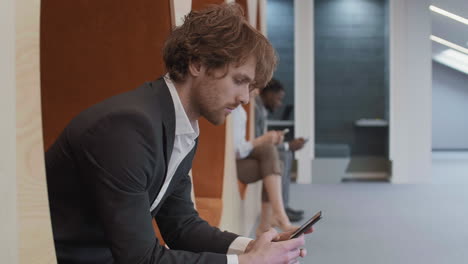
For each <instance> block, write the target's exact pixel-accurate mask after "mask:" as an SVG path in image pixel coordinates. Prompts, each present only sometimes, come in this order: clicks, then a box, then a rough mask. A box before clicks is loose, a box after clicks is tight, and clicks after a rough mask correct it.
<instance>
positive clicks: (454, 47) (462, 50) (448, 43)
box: [431, 35, 468, 54]
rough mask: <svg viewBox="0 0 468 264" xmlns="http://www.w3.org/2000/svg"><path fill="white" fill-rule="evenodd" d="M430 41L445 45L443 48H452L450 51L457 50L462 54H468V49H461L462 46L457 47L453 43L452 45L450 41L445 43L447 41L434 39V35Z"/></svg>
mask: <svg viewBox="0 0 468 264" xmlns="http://www.w3.org/2000/svg"><path fill="white" fill-rule="evenodd" d="M431 40H432V41H435V42H437V43H440V44H442V45H445V46H447V47H449V48H452V49H454V50H458V51H460V52H463V53H466V54H468V49H466V48H464V47H462V46H459V45H457V44H455V43H452V42H450V41H447V40H445V39H441V38H439V37H436V36H434V35H431Z"/></svg>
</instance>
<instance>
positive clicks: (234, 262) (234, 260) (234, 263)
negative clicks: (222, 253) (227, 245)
mask: <svg viewBox="0 0 468 264" xmlns="http://www.w3.org/2000/svg"><path fill="white" fill-rule="evenodd" d="M227 264H239V257H238V256H237V255H227Z"/></svg>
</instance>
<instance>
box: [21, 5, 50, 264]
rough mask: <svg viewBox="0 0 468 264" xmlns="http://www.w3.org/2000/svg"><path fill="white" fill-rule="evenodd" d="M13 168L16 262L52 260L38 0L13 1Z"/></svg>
mask: <svg viewBox="0 0 468 264" xmlns="http://www.w3.org/2000/svg"><path fill="white" fill-rule="evenodd" d="M16 4H17V6H16V150H17V153H16V161H17V163H16V172H17V190H18V192H17V194H18V226H19V228H18V230H19V263H55V262H56V260H55V251H54V245H53V241H52V229H51V225H50V215H49V204H48V198H47V187H46V179H45V169H44V152H43V142H42V129H41V128H42V122H41V120H42V118H41V104H40V102H41V101H40V99H41V97H40V80H39V12H40V11H39V10H40V1H37V0H18V1H16Z"/></svg>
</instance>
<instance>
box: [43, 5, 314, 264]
mask: <svg viewBox="0 0 468 264" xmlns="http://www.w3.org/2000/svg"><path fill="white" fill-rule="evenodd" d="M164 61H165V64H166V68H167V71H168V74H167V75H165V76H164V77H162V78H160V79H158V80H156V81H153V82H150V83H146V84H144V85H142V86H140V87H139V88H137V89H135V90H132V91H130V92H127V93H123V94H120V95H117V96H114V97H111V98H109V99H107V100H105V101H103V102H101V103H99V104H97V105H94V106H92V107H90V108H88V109H86V110H85V111H83V112H82V113H81V114H79V115H78V116H77V117H76V118H74V119H73V120H72V121H71V122H70V123H69V125H68V126H67V127H66V128H65V129H64V131H63V132H62V134H61V135H60V136H59V138H58V139H57V141H56V142H55V143H54V144H53V145H52V146H51V148H50V149H49V150H48V151H47V153H46V169H47V181H48V192H49V201H50V210H51V219H52V227H53V235H54V241H55V246H56V252H57V259H58V262H59V263H129V264H136V263H241V264H243V263H292V262H294V260H295V259H296V258H298V257H300V256H304V255H305V254H306V252H305V251H304V250H301V249H300V247H301V246H303V245H304V238H303V237H300V238H297V239H292V240H287V241H282V240H285V239H287V237H288V235H289V234H288V233H282V234H279V235H278V234H277V233H276V231H274V230H270V231H269V232H266V233H265V234H264V235H262V236H261V237H260V238H259V239H257V240H250V239H247V238H243V237H239V236H238V235H236V234H233V233H229V232H222V231H220V230H219V229H217V228H215V227H212V226H210V225H208V223H207V222H205V221H204V220H202V219H201V218H200V217H199V216H198V213H197V212H196V210H195V209H194V207H193V203H192V200H191V197H190V191H191V181H190V178H189V177H188V176H187V174H188V172H189V170H190V168H191V163H192V159H193V156H194V154H195V151H196V144H197V137H198V133H199V132H198V123H197V120H198V118H200V117H204V118H206V119H207V120H208V121H210V122H211V123H213V124H221V123H223V122H224V121H225V118H226V116H227V115H228V114H229V113H230V112H231V111H232V110H233V109H234V108H236V107H237V106H238V105H239V104H245V103H247V102H248V100H249V92H250V91H251V90H253V89H255V88H257V87H263V86H264V85H265V84H266V82H268V80H269V79H270V78H271V75H272V71H273V69H274V67H275V65H276V58H275V54H274V51H273V49H272V47H271V45H270V44H269V42H268V41H267V40H266V39H265V38H264V37H263V36H262V35H261V34H260V33H259V32H257V31H256V30H255V29H253V28H252V27H251V26H250V25H248V23H247V22H246V20H245V19H244V18H243V14H242V11H241V9H240V8H239V6H238V5H220V6H215V7H211V8H210V9H206V10H203V11H199V12H192V13H191V14H190V15H188V16H187V17H186V20H185V22H184V24H183V25H182V26H181V27H178V28H176V29H175V30H174V31H173V32H172V34H171V36H170V37H169V38H168V40H167V41H166V44H165V47H164ZM153 217H154V218H156V219H157V221H158V225H159V227H160V231H161V234H162V236H163V238H164V240H165V241H166V243H167V245H168V247H169V248H170V250H169V249H167V248H165V247H162V246H160V245H159V243H158V241H157V238H156V237H155V235H154V231H153V228H152V223H151V221H152V218H153ZM272 241H277V242H275V243H272Z"/></svg>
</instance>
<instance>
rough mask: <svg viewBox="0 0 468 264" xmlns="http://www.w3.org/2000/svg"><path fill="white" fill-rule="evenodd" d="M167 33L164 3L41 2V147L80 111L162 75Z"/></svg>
mask: <svg viewBox="0 0 468 264" xmlns="http://www.w3.org/2000/svg"><path fill="white" fill-rule="evenodd" d="M170 30H171V13H170V3H169V0H159V1H152V0H139V1H118V3H117V2H115V1H113V0H100V1H85V0H76V1H61V0H42V9H41V85H42V110H43V119H44V143H45V147H46V148H48V147H49V146H50V145H51V144H52V142H54V140H55V139H56V137H57V136H58V135H59V134H60V132H61V131H62V130H63V128H64V127H65V126H66V124H67V123H68V122H69V121H70V120H71V119H72V118H73V117H74V116H76V115H77V114H78V113H80V112H81V111H82V110H84V109H85V108H87V107H89V106H91V105H93V104H95V103H97V102H100V101H102V100H104V99H105V98H108V97H110V96H112V95H115V94H118V93H121V92H125V91H128V90H131V89H134V88H136V87H138V86H140V85H141V84H143V82H145V81H152V80H154V79H156V78H157V77H159V76H161V75H162V74H164V73H165V67H164V63H163V60H162V48H163V45H164V41H165V39H166V37H167V36H168V35H169V33H170Z"/></svg>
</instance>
